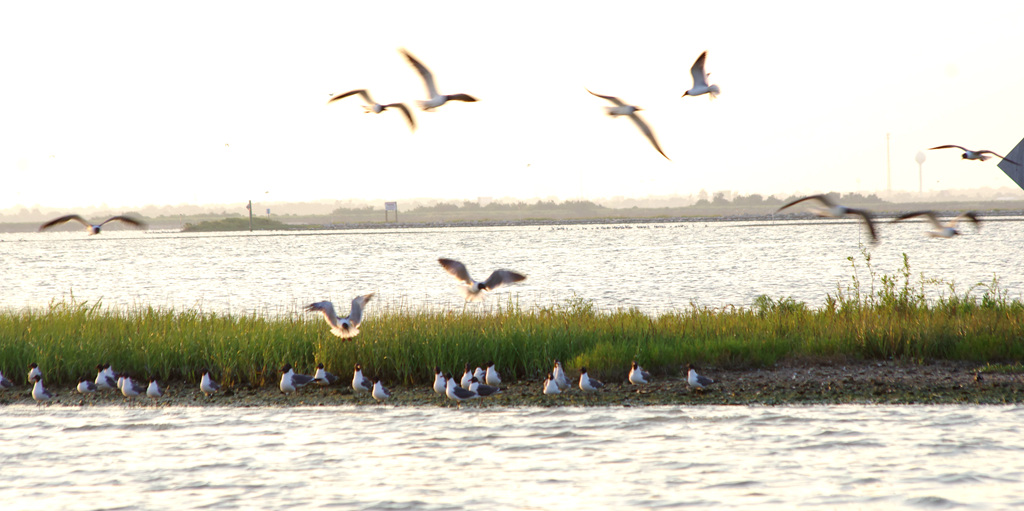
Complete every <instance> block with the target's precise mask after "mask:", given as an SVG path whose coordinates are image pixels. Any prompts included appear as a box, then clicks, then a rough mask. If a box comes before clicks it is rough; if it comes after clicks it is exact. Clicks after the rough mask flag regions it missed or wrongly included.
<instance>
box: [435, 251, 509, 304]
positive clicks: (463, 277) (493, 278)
mask: <svg viewBox="0 0 1024 511" xmlns="http://www.w3.org/2000/svg"><path fill="white" fill-rule="evenodd" d="M437 262H438V263H441V266H442V267H443V268H444V270H445V271H447V272H448V274H449V275H451V276H453V277H455V278H456V279H458V280H459V281H461V282H462V283H463V284H465V285H464V286H461V287H460V288H459V289H460V290H461V291H462V294H463V295H464V296H465V298H466V301H477V300H483V299H484V294H483V292H484V291H492V290H494V289H495V288H497V287H499V286H502V285H505V284H513V283H516V282H521V281H523V280H526V275H523V274H521V273H517V272H514V271H511V270H494V271H493V272H491V275H490V276H489V277H487V280H485V281H483V282H477V281H475V280H473V278H472V277H470V276H469V270H467V269H466V265H464V264H462V263H460V262H459V261H456V260H454V259H446V258H443V257H442V258H440V259H438V260H437Z"/></svg>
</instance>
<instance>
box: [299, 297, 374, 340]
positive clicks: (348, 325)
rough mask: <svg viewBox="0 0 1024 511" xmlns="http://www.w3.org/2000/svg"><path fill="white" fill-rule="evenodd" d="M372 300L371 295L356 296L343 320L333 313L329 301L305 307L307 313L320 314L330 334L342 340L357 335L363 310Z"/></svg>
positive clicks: (332, 307) (332, 306)
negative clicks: (329, 327) (329, 328)
mask: <svg viewBox="0 0 1024 511" xmlns="http://www.w3.org/2000/svg"><path fill="white" fill-rule="evenodd" d="M371 298H373V293H370V294H368V295H362V296H357V297H355V299H353V300H352V310H351V311H350V312H349V313H348V316H345V317H344V318H341V317H338V315H337V314H336V313H335V312H334V304H333V303H331V302H329V301H323V302H316V303H311V304H309V305H307V306H306V310H307V311H309V312H322V313H323V315H324V319H325V320H326V321H327V324H328V325H331V333H332V334H334V335H337V336H338V337H341V338H343V339H345V338H349V337H355V336H357V335H359V324H360V323H362V321H363V309H364V308H365V307H366V304H367V303H368V302H369V301H370V299H371Z"/></svg>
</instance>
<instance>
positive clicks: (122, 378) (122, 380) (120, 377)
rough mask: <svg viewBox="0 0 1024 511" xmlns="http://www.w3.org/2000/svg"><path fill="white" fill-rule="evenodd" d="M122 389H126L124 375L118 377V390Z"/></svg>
mask: <svg viewBox="0 0 1024 511" xmlns="http://www.w3.org/2000/svg"><path fill="white" fill-rule="evenodd" d="M122 388H124V375H123V374H119V375H117V390H121V389H122Z"/></svg>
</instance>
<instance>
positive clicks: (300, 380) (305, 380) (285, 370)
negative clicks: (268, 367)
mask: <svg viewBox="0 0 1024 511" xmlns="http://www.w3.org/2000/svg"><path fill="white" fill-rule="evenodd" d="M311 381H313V377H312V376H310V375H308V374H295V371H294V370H292V365H291V364H288V363H286V364H285V365H284V366H282V367H281V384H280V387H281V393H282V394H291V393H292V392H295V391H296V390H298V389H300V388H302V387H305V386H306V385H308V384H309V382H311Z"/></svg>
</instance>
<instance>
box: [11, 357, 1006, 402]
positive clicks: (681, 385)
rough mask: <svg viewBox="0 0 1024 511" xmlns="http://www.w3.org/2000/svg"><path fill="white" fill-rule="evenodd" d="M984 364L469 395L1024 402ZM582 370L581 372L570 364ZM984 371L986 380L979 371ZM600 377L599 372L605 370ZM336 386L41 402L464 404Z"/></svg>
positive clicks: (535, 387) (424, 391)
mask: <svg viewBox="0 0 1024 511" xmlns="http://www.w3.org/2000/svg"><path fill="white" fill-rule="evenodd" d="M983 367H984V364H980V363H975V362H952V361H934V362H927V363H923V364H915V363H910V362H906V363H904V362H899V361H896V362H893V361H886V362H877V361H861V360H857V361H847V362H827V363H820V364H819V363H810V362H800V361H790V362H784V363H779V364H777V365H775V366H774V367H771V368H767V369H747V370H719V369H715V368H711V367H708V368H704V369H703V370H702V371H701V374H703V375H706V376H709V377H711V378H713V379H715V380H716V381H717V382H718V383H715V384H714V385H711V386H710V387H709V388H707V389H706V390H703V391H701V390H695V389H691V388H689V387H688V385H687V384H686V380H685V377H682V378H681V377H678V376H672V377H665V376H661V377H659V376H657V375H655V377H654V381H653V382H652V383H651V384H649V385H644V386H634V385H630V384H628V383H625V384H623V383H617V382H611V381H606V387H605V388H604V389H603V390H601V391H599V392H596V393H584V392H582V391H581V390H579V388H578V387H575V386H574V387H572V388H571V389H570V390H569V391H566V392H564V393H562V394H559V395H554V396H547V395H544V394H543V393H542V392H541V382H539V381H520V382H515V383H512V384H509V385H502V389H503V391H502V393H501V394H499V395H496V396H491V397H487V398H481V399H474V400H471V401H468V402H464V403H463V404H462V406H463V407H466V408H518V407H553V406H573V407H580V406H583V407H589V406H623V407H630V406H659V405H746V406H780V405H834V404H867V405H871V404H902V405H915V404H929V405H935V404H996V405H999V404H1022V403H1024V374H1019V373H1002V372H979V371H981V370H982V368H983ZM567 373H568V374H569V375H572V376H573V377H575V375H578V371H577V370H575V369H569V370H567ZM978 376H980V381H979V380H978V379H976V378H977V377H978ZM595 377H596V375H595ZM339 379H340V380H341V381H340V382H339V383H337V384H335V385H332V386H330V387H314V386H312V385H310V386H307V387H305V388H303V389H300V390H299V391H298V392H297V393H295V394H292V395H289V396H285V395H283V394H281V392H280V390H279V389H278V387H277V385H276V384H274V385H265V386H262V387H254V386H248V385H237V386H233V387H225V390H224V391H222V392H221V393H219V394H218V395H214V396H211V397H210V398H206V397H205V396H203V395H202V393H201V392H200V391H199V388H198V383H186V382H183V381H174V382H170V383H169V384H166V385H161V388H162V389H163V390H164V392H165V396H164V397H162V398H159V399H158V400H155V401H154V400H153V399H152V398H148V397H145V396H139V397H136V398H132V399H130V400H129V399H127V398H125V397H124V396H122V395H121V394H120V393H119V392H118V393H115V392H110V391H107V392H98V393H97V394H94V395H82V394H79V393H78V392H77V391H76V390H75V387H73V386H54V387H52V388H48V390H50V392H53V393H54V394H56V396H55V397H54V398H53V399H52V400H51V401H49V402H47V403H43V404H39V405H38V406H42V407H47V406H60V407H85V406H109V407H119V408H123V407H178V406H220V407H238V408H249V407H271V408H287V407H294V406H353V405H355V406H385V405H386V406H414V407H448V408H450V407H455V406H456V403H454V402H453V401H452V400H450V399H448V398H447V397H441V396H437V395H436V394H434V392H433V390H432V389H431V388H430V386H429V385H419V386H415V387H403V386H395V387H390V386H388V388H389V389H391V391H392V398H391V399H389V400H388V401H387V402H386V403H384V404H378V403H377V402H376V401H374V400H373V398H371V397H370V396H369V395H366V394H363V395H359V396H354V395H353V393H352V389H351V387H350V386H349V380H348V378H347V377H345V376H341V375H339ZM7 405H36V403H35V401H34V400H33V399H32V397H31V387H30V386H25V385H19V386H17V387H16V388H14V389H11V390H8V391H6V392H3V393H0V406H7Z"/></svg>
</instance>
